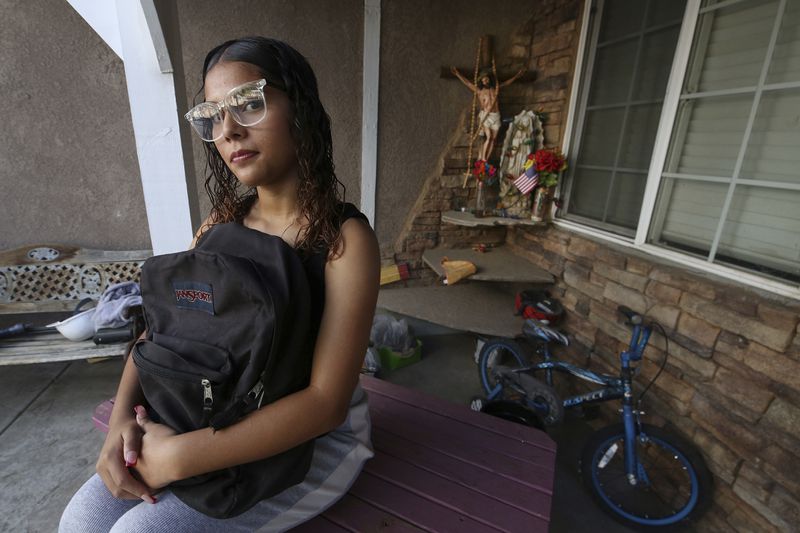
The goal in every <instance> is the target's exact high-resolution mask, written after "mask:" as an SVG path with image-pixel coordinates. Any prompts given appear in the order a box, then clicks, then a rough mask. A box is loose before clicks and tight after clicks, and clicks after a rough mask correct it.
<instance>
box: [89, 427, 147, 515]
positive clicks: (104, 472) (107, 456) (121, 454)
mask: <svg viewBox="0 0 800 533" xmlns="http://www.w3.org/2000/svg"><path fill="white" fill-rule="evenodd" d="M143 433H144V432H143V430H142V428H141V427H140V426H139V424H137V423H136V417H135V416H131V417H129V418H128V417H126V418H125V420H123V421H120V422H118V423H117V424H115V425H114V426H113V427H111V428H109V430H108V435H107V436H106V441H105V443H103V448H102V449H101V450H100V457H99V458H98V460H97V464H96V465H95V468H96V469H97V473H98V474H99V475H100V478H101V479H102V480H103V483H105V485H106V487H108V490H109V492H111V494H112V495H114V497H116V498H121V499H126V500H131V499H142V500H144V501H146V502H148V503H155V499H154V498H153V496H152V494H151V492H152V491H151V490H150V488H149V487H148V486H147V485H145V484H144V483H142V482H141V481H139V480H138V479H136V478H135V477H133V475H132V474H131V472H130V470H128V467H129V466H134V465H135V464H136V460H137V458H138V455H139V452H140V450H141V443H142V435H143Z"/></svg>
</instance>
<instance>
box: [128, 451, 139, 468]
mask: <svg viewBox="0 0 800 533" xmlns="http://www.w3.org/2000/svg"><path fill="white" fill-rule="evenodd" d="M138 458H139V456H138V454H137V453H136V452H135V451H134V450H129V451H127V452H125V466H133V465H135V464H136V460H137V459H138Z"/></svg>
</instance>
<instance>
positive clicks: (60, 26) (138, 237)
mask: <svg viewBox="0 0 800 533" xmlns="http://www.w3.org/2000/svg"><path fill="white" fill-rule="evenodd" d="M0 21H2V22H1V24H2V26H3V28H2V30H0V96H2V97H0V116H2V117H3V118H4V121H3V136H2V139H3V141H2V142H1V143H0V190H2V193H0V249H6V248H12V247H16V246H19V245H22V244H27V243H37V242H53V243H69V244H77V245H80V246H86V247H92V248H104V249H138V248H150V235H149V232H148V229H147V222H146V220H145V218H144V212H145V209H144V197H143V195H142V185H141V181H140V179H139V169H138V165H137V162H136V144H135V141H134V138H133V127H132V125H131V113H130V107H129V105H128V95H127V91H126V86H125V74H124V70H123V66H122V61H120V59H119V58H118V57H117V56H116V55H115V54H114V52H113V51H112V50H111V49H110V48H109V47H108V46H106V45H105V43H104V42H103V41H102V39H100V37H99V36H98V35H97V34H96V33H95V32H94V30H92V29H91V28H90V27H89V26H88V25H87V24H86V22H84V20H83V19H82V18H81V17H80V15H78V13H77V12H75V10H74V9H72V7H70V5H69V4H68V3H67V2H66V0H30V1H26V2H9V1H3V2H0Z"/></svg>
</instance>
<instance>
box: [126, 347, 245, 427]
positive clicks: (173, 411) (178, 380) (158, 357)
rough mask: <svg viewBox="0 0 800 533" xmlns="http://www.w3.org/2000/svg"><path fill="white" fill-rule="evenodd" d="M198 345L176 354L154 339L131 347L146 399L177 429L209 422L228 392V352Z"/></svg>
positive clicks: (229, 377)
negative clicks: (190, 349) (198, 349)
mask: <svg viewBox="0 0 800 533" xmlns="http://www.w3.org/2000/svg"><path fill="white" fill-rule="evenodd" d="M161 337H162V339H163V336H161ZM154 338H155V337H154ZM180 340H181V341H183V339H180ZM191 344H193V345H201V344H202V343H197V342H196V341H192V343H191ZM172 346H174V344H173V345H172ZM194 347H195V348H198V346H194ZM199 348H200V351H197V350H195V351H191V352H190V351H186V352H183V353H181V354H179V353H177V352H176V351H173V350H171V349H170V348H167V347H166V346H162V345H161V344H158V343H157V342H155V341H149V340H140V341H138V342H137V343H136V345H135V346H134V349H133V361H134V363H135V364H136V367H137V368H138V370H139V382H140V383H141V385H142V392H144V395H145V398H146V399H147V402H148V403H149V404H150V406H151V407H152V408H153V409H154V410H155V412H156V415H157V417H158V418H159V419H160V421H161V422H162V423H164V424H166V425H168V426H170V427H171V428H173V429H175V430H176V431H178V432H180V433H184V432H187V431H193V430H195V429H200V428H202V427H206V426H208V421H209V419H210V418H211V416H212V415H213V414H214V413H215V412H216V411H217V410H218V407H219V406H221V405H223V404H224V403H225V402H226V400H227V396H228V394H229V389H230V385H231V383H230V382H231V376H232V365H231V362H230V356H229V355H228V354H227V352H225V351H224V350H221V349H220V348H217V347H215V346H211V345H208V344H202V346H200V347H199ZM200 355H203V356H209V355H210V357H200ZM198 359H199V360H198Z"/></svg>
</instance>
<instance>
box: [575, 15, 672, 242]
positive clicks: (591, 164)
mask: <svg viewBox="0 0 800 533" xmlns="http://www.w3.org/2000/svg"><path fill="white" fill-rule="evenodd" d="M685 5H686V2H685V0H604V1H603V0H598V1H596V2H595V4H594V6H593V20H592V22H591V28H592V29H591V33H590V38H589V46H588V52H587V65H588V67H587V69H586V71H585V75H584V79H583V81H582V83H581V94H580V96H579V105H578V113H577V118H576V130H575V131H576V134H575V138H574V143H573V145H572V146H571V147H570V153H571V154H576V156H575V157H574V160H573V161H572V162H571V165H570V170H569V175H568V176H567V181H566V187H565V217H566V218H570V219H573V220H576V221H579V222H583V223H586V224H589V225H593V226H596V227H600V228H603V229H607V230H611V231H614V232H616V233H620V234H624V235H633V233H634V232H635V229H636V226H637V224H638V221H639V213H640V211H641V207H642V197H643V195H644V190H645V184H646V182H647V174H648V169H649V166H650V158H651V155H652V152H653V143H654V141H655V136H656V131H657V129H658V123H659V118H660V116H661V109H662V105H663V101H664V95H665V92H666V87H667V81H668V79H669V74H670V68H671V66H672V60H673V56H674V54H675V47H676V45H677V42H678V34H679V32H680V26H681V21H682V18H683V13H684V9H685Z"/></svg>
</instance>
